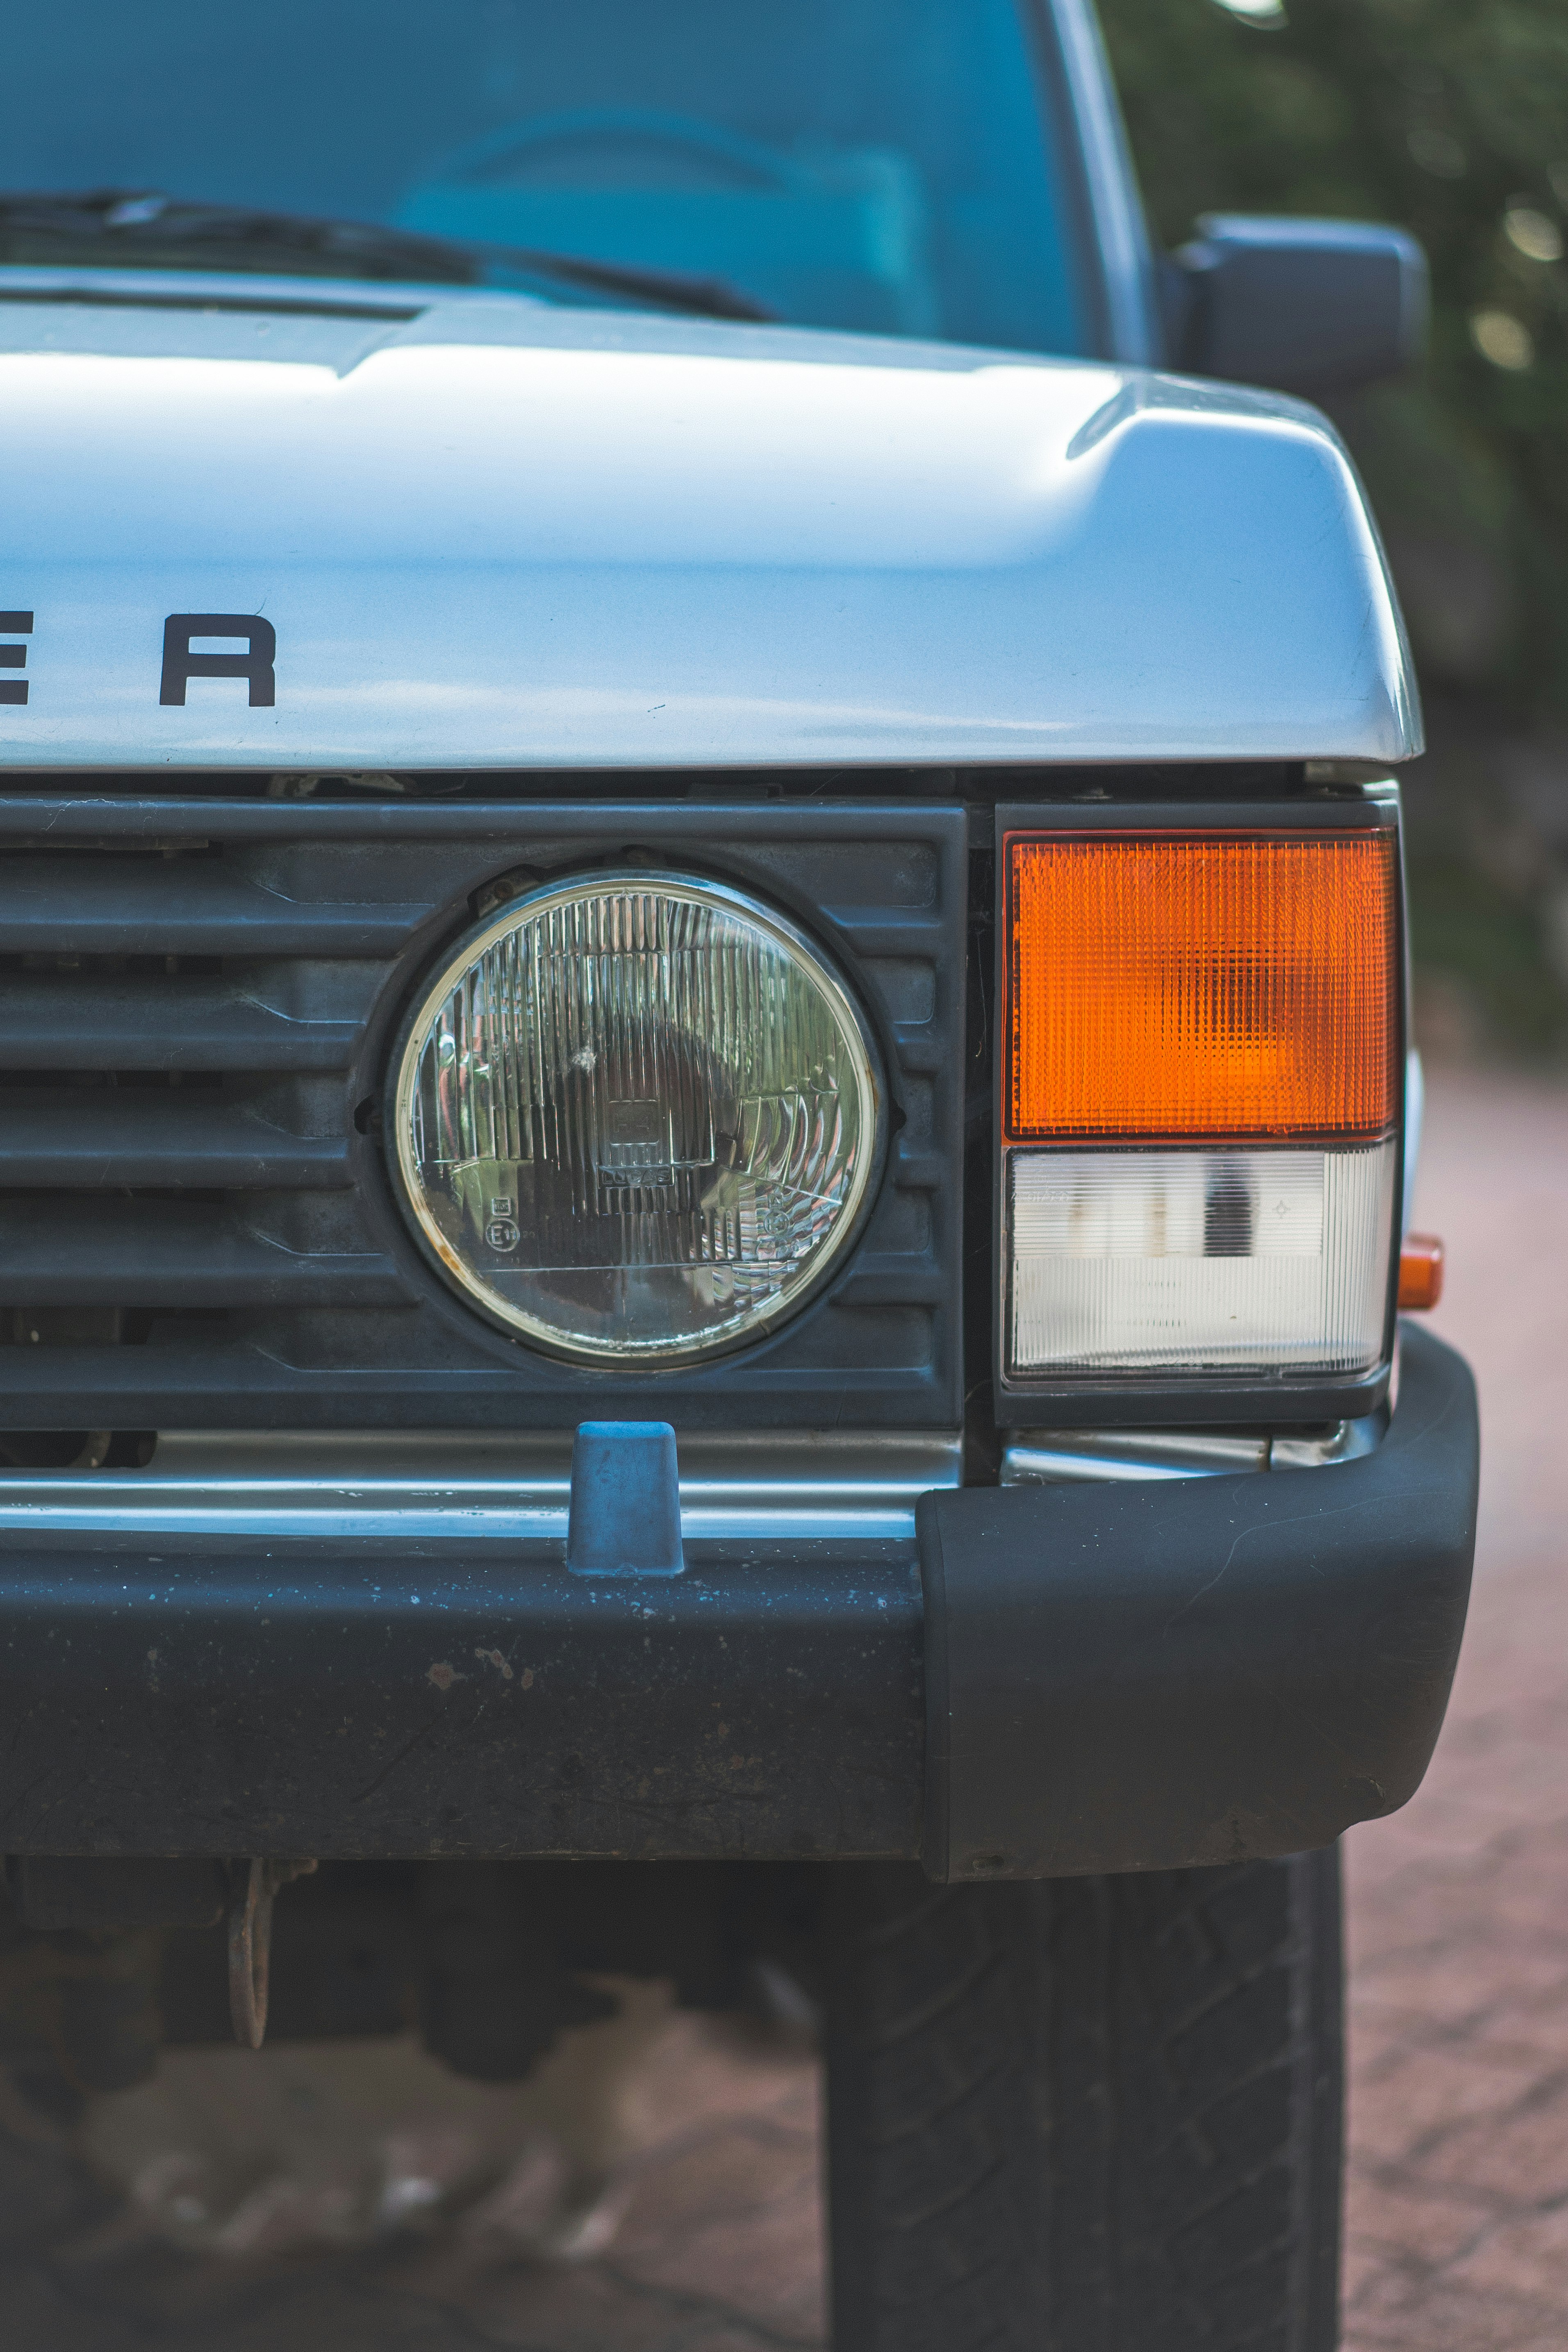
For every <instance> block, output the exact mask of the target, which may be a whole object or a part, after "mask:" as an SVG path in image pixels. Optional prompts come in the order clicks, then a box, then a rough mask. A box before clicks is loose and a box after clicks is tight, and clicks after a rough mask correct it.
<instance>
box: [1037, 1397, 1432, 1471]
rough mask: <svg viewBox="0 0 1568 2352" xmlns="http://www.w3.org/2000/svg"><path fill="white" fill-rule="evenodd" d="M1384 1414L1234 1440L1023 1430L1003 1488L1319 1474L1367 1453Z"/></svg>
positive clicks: (1196, 1433)
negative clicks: (1312, 1430) (1310, 1430)
mask: <svg viewBox="0 0 1568 2352" xmlns="http://www.w3.org/2000/svg"><path fill="white" fill-rule="evenodd" d="M1387 1427H1388V1412H1387V1410H1386V1408H1385V1409H1384V1411H1383V1412H1373V1413H1368V1414H1366V1415H1365V1416H1364V1417H1363V1419H1361V1420H1358V1421H1342V1422H1340V1423H1337V1424H1336V1425H1335V1426H1334V1427H1333V1428H1332V1429H1330V1430H1325V1431H1323V1432H1321V1433H1317V1434H1314V1435H1312V1436H1310V1437H1268V1436H1250V1437H1237V1436H1233V1435H1226V1434H1218V1433H1209V1432H1207V1431H1204V1430H1152V1429H1129V1430H1104V1431H1102V1430H1075V1429H1062V1430H1051V1429H1037V1430H1024V1431H1022V1432H1021V1433H1019V1435H1018V1437H1017V1438H1016V1440H1015V1442H1014V1443H1013V1444H1011V1445H1009V1446H1008V1447H1007V1449H1006V1451H1005V1454H1003V1456H1002V1472H1001V1484H1002V1485H1003V1486H1062V1485H1068V1484H1079V1483H1081V1482H1083V1481H1087V1480H1095V1479H1110V1480H1117V1481H1121V1480H1132V1479H1138V1480H1152V1479H1163V1478H1217V1477H1225V1476H1234V1475H1237V1473H1238V1472H1239V1473H1247V1472H1254V1471H1260V1470H1319V1469H1324V1468H1327V1467H1329V1466H1330V1465H1332V1464H1334V1463H1336V1462H1352V1461H1355V1460H1357V1459H1358V1458H1359V1457H1360V1456H1361V1455H1362V1454H1371V1453H1372V1452H1373V1450H1374V1448H1375V1447H1377V1446H1378V1445H1380V1444H1382V1442H1383V1437H1384V1431H1385V1430H1386V1429H1387Z"/></svg>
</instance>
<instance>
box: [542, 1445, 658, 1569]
mask: <svg viewBox="0 0 1568 2352" xmlns="http://www.w3.org/2000/svg"><path fill="white" fill-rule="evenodd" d="M566 1565H567V1567H568V1568H569V1569H571V1570H573V1572H574V1574H575V1575H577V1576H679V1574H680V1572H681V1570H682V1569H683V1568H684V1567H685V1566H686V1558H685V1554H684V1553H683V1552H682V1550H681V1548H680V1477H679V1470H678V1468H677V1465H676V1454H675V1432H674V1430H673V1429H671V1427H670V1425H669V1423H668V1422H667V1421H584V1422H583V1423H580V1424H579V1427H578V1430H577V1435H576V1440H575V1442H574V1444H573V1447H572V1509H571V1516H570V1518H569V1519H568V1522H567V1529H566Z"/></svg>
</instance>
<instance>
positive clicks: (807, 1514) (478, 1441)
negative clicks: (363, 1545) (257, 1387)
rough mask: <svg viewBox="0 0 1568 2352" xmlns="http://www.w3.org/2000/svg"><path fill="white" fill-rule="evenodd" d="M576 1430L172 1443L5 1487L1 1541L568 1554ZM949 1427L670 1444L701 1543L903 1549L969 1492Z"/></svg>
mask: <svg viewBox="0 0 1568 2352" xmlns="http://www.w3.org/2000/svg"><path fill="white" fill-rule="evenodd" d="M571 1469H572V1436H571V1433H570V1431H567V1432H564V1433H547V1434H545V1435H542V1436H537V1437H532V1436H527V1435H521V1436H513V1435H503V1436H493V1435H489V1434H480V1435H474V1436H468V1435H464V1434H460V1433H450V1432H446V1431H411V1432H407V1433H404V1432H399V1431H392V1430H388V1431H374V1432H359V1433H356V1432H353V1431H349V1432H342V1431H321V1432H317V1431H281V1432H277V1433H273V1432H269V1431H238V1432H227V1431H222V1430H212V1431H205V1430H202V1431H188V1430H187V1431H174V1432H171V1433H169V1434H167V1435H165V1436H163V1437H162V1438H161V1439H160V1440H159V1443H158V1447H157V1450H156V1453H155V1454H154V1456H153V1462H152V1463H151V1465H149V1466H148V1467H147V1468H146V1469H144V1470H84V1471H47V1472H32V1473H20V1474H14V1475H11V1476H9V1477H5V1478H0V1536H10V1537H12V1538H23V1537H26V1536H29V1535H43V1534H49V1535H54V1534H78V1535H80V1534H102V1535H121V1534H123V1535H134V1536H136V1537H137V1538H139V1539H142V1538H147V1537H149V1536H152V1535H154V1534H157V1533H163V1534H168V1535H188V1536H207V1535H221V1536H231V1537H232V1536H246V1537H256V1536H267V1537H290V1536H291V1537H297V1538H318V1539H320V1538H330V1539H333V1540H338V1541H347V1540H353V1539H360V1538H379V1539H386V1538H393V1539H395V1540H397V1541H400V1542H434V1541H455V1540H459V1539H461V1540H467V1541H470V1542H471V1541H473V1540H475V1539H479V1540H483V1541H487V1542H490V1541H505V1542H510V1543H519V1542H563V1541H564V1539H565V1535H566V1516H567V1499H568V1496H569V1494H570V1491H571ZM962 1473H963V1441H962V1440H961V1439H960V1438H959V1437H958V1436H956V1435H953V1434H949V1433H945V1432H910V1431H889V1433H886V1434H885V1435H884V1434H882V1433H877V1432H842V1431H832V1432H827V1431H823V1432H811V1431H802V1432H800V1433H789V1434H786V1435H784V1436H777V1437H775V1436H773V1435H762V1434H757V1435H751V1436H745V1437H739V1438H711V1437H692V1438H689V1439H687V1440H685V1441H683V1443H682V1445H681V1481H680V1496H681V1529H682V1533H683V1534H684V1535H685V1536H686V1537H687V1538H689V1539H690V1540H692V1541H694V1542H703V1541H709V1542H723V1543H737V1542H786V1541H787V1542H795V1543H818V1542H824V1541H831V1540H844V1539H852V1540H855V1541H858V1542H879V1543H880V1542H899V1543H907V1542H909V1541H910V1540H911V1539H912V1538H913V1535H914V1528H915V1503H916V1499H917V1498H918V1496H921V1495H923V1494H926V1493H928V1492H929V1491H930V1490H931V1488H932V1487H937V1486H959V1485H960V1484H961V1483H962Z"/></svg>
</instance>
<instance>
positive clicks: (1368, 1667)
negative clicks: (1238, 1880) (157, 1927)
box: [0, 1333, 1477, 1878]
mask: <svg viewBox="0 0 1568 2352" xmlns="http://www.w3.org/2000/svg"><path fill="white" fill-rule="evenodd" d="M1476 1463H1477V1434H1476V1407H1475V1395H1474V1390H1473V1387H1472V1385H1471V1382H1470V1378H1469V1375H1468V1371H1467V1370H1466V1369H1465V1367H1464V1365H1463V1364H1462V1363H1461V1362H1460V1360H1459V1359H1458V1357H1457V1356H1455V1355H1454V1354H1452V1352H1451V1351H1450V1350H1448V1349H1446V1348H1443V1347H1442V1346H1440V1345H1439V1344H1438V1343H1437V1342H1436V1341H1435V1340H1433V1339H1429V1338H1426V1337H1425V1336H1423V1335H1421V1334H1419V1333H1413V1334H1411V1335H1409V1336H1408V1337H1407V1339H1406V1342H1405V1362H1404V1378H1403V1386H1402V1389H1401V1393H1400V1399H1399V1406H1398V1410H1397V1412H1396V1413H1395V1415H1394V1422H1393V1425H1392V1427H1391V1430H1390V1433H1389V1435H1388V1437H1387V1439H1386V1441H1385V1442H1384V1444H1383V1446H1382V1447H1381V1448H1380V1449H1379V1450H1378V1452H1377V1453H1376V1454H1373V1455H1371V1456H1368V1457H1367V1458H1366V1459H1364V1460H1363V1461H1360V1462H1355V1463H1350V1464H1346V1465H1342V1466H1339V1467H1336V1468H1333V1469H1327V1470H1311V1471H1289V1472H1275V1473H1271V1474H1268V1475H1255V1476H1250V1477H1237V1478H1229V1477H1226V1478H1212V1479H1201V1480H1194V1481H1193V1482H1191V1483H1183V1484H1162V1485H1159V1486H1124V1487H1115V1486H1074V1487H1066V1486H1064V1487H1051V1488H1035V1489H1011V1490H1006V1491H999V1490H997V1489H994V1488H973V1489H968V1490H965V1491H963V1492H962V1493H953V1494H937V1495H931V1496H927V1497H925V1498H924V1500H923V1501H922V1502H921V1506H920V1514H919V1520H920V1527H919V1543H918V1547H917V1546H916V1545H912V1544H911V1545H899V1544H892V1543H881V1544H865V1543H862V1544H854V1543H848V1542H845V1543H832V1544H826V1543H825V1544H822V1545H820V1546H810V1547H806V1548H805V1549H800V1548H795V1549H792V1548H790V1547H787V1546H784V1545H779V1544H754V1545H749V1546H746V1547H745V1548H744V1551H743V1556H742V1554H741V1553H740V1552H739V1551H737V1552H736V1553H734V1554H729V1555H725V1554H721V1553H719V1552H717V1551H716V1550H715V1549H714V1548H713V1547H704V1546H703V1545H701V1544H698V1543H693V1544H691V1545H689V1548H688V1556H689V1565H688V1569H687V1572H686V1573H685V1575H684V1576H682V1577H679V1578H677V1579H673V1580H658V1581H657V1582H655V1581H649V1582H648V1583H647V1584H638V1583H637V1582H636V1581H631V1582H626V1583H606V1582H603V1581H599V1580H593V1581H589V1580H584V1579H582V1578H579V1577H575V1576H574V1575H572V1574H570V1573H569V1572H568V1571H567V1570H566V1568H565V1565H564V1561H563V1559H562V1558H561V1557H560V1556H559V1554H560V1549H561V1548H560V1547H559V1546H556V1547H554V1548H553V1549H552V1548H550V1547H547V1546H537V1547H534V1548H533V1549H528V1548H525V1547H522V1546H512V1547H503V1546H501V1545H499V1544H498V1543H496V1542H495V1541H494V1540H493V1539H491V1540H489V1541H485V1542H473V1541H465V1540H464V1539H462V1538H452V1539H449V1540H444V1541H442V1542H440V1543H426V1544H423V1545H420V1546H405V1547H403V1548H401V1549H388V1548H387V1547H386V1546H385V1545H384V1544H375V1543H370V1542H340V1543H332V1544H327V1543H324V1542H312V1543H306V1542H283V1541H271V1542H268V1543H267V1544H265V1545H263V1544H261V1543H259V1542H256V1543H249V1544H247V1543H246V1542H243V1541H241V1540H239V1539H225V1540H222V1541H219V1540H215V1539H211V1538H208V1539H205V1540H204V1539H200V1538H190V1537H184V1538H182V1537H177V1536H174V1535H167V1534H160V1535H150V1536H148V1537H145V1538H143V1537H140V1536H138V1537H127V1536H120V1537H116V1538H109V1537H106V1536H102V1535H100V1536H95V1537H92V1538H83V1537H68V1536H63V1535H62V1536H57V1537H53V1538H47V1539H46V1538H35V1539H34V1540H32V1541H30V1542H26V1543H23V1542H18V1541H16V1540H14V1539H12V1540H8V1541H7V1543H6V1545H5V1549H4V1550H3V1551H0V1850H4V1851H7V1852H10V1853H77V1854H236V1853H262V1854H289V1855H303V1854H315V1855H320V1856H322V1857H326V1856H355V1855H359V1856H422V1855H435V1854H470V1855H474V1854H485V1855H510V1854H515V1855H542V1854H552V1855H580V1856H626V1857H639V1858H644V1859H647V1858H652V1857H656V1856H689V1857H722V1856H731V1857H734V1858H737V1859H740V1858H745V1857H755V1858H767V1857H791V1858H797V1859H798V1858H803V1857H806V1856H820V1857H825V1858H826V1857H829V1856H845V1855H902V1856H907V1857H913V1856H916V1855H923V1856H924V1858H925V1860H926V1864H927V1867H928V1868H929V1869H931V1871H932V1873H933V1874H934V1875H938V1876H943V1875H952V1876H954V1877H961V1878H969V1877H973V1876H975V1875H977V1874H979V1875H986V1874H989V1875H1009V1874H1023V1875H1028V1874H1040V1873H1052V1874H1055V1873H1068V1872H1079V1871H1091V1870H1104V1869H1134V1868H1153V1867H1163V1866H1168V1865H1174V1864H1188V1863H1204V1862H1219V1861H1226V1860H1229V1859H1232V1858H1233V1857H1236V1856H1239V1855H1247V1854H1263V1853H1283V1852H1288V1851H1291V1850H1294V1849H1297V1848H1300V1847H1305V1846H1310V1845H1313V1844H1319V1843H1325V1842H1326V1841H1327V1840H1329V1839H1331V1838H1332V1837H1334V1836H1335V1835H1336V1834H1337V1833H1338V1832H1339V1831H1340V1830H1342V1828H1344V1827H1345V1826H1346V1825H1347V1824H1348V1823H1349V1822H1353V1821H1357V1820H1360V1819H1363V1818H1364V1817H1366V1816H1369V1815H1372V1814H1375V1813H1382V1812H1386V1811H1390V1810H1392V1809H1393V1808H1394V1806H1395V1805H1398V1804H1401V1803H1403V1801H1405V1798H1406V1797H1408V1796H1409V1795H1410V1793H1411V1791H1412V1790H1414V1788H1415V1785H1416V1783H1417V1782H1418V1780H1420V1777H1421V1774H1422V1772H1423V1770H1424V1769H1425V1767H1426V1760H1427V1758H1428V1756H1429V1755H1430V1753H1431V1749H1432V1746H1433V1743H1434V1741H1435V1739H1436V1735H1437V1729H1438V1726H1439V1724H1440V1722H1441V1719H1442V1714H1443V1708H1444V1705H1445V1703H1446V1700H1447V1691H1448V1685H1449V1681H1450V1678H1451V1676H1452V1674H1453V1668H1454V1664H1455V1660H1456V1657H1457V1654H1458V1643H1459V1636H1460V1633H1461V1630H1462V1627H1463V1622H1464V1612H1465V1602H1466V1597H1467V1593H1468V1581H1469V1571H1470V1560H1471V1554H1472V1549H1473V1544H1474V1533H1475V1498H1476V1475H1477V1472H1476ZM922 1589H923V1598H922Z"/></svg>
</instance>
